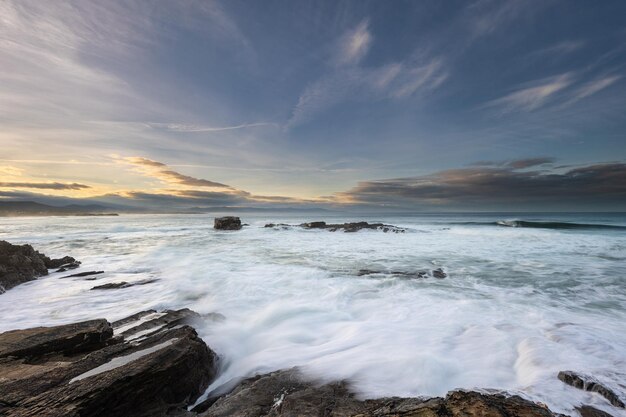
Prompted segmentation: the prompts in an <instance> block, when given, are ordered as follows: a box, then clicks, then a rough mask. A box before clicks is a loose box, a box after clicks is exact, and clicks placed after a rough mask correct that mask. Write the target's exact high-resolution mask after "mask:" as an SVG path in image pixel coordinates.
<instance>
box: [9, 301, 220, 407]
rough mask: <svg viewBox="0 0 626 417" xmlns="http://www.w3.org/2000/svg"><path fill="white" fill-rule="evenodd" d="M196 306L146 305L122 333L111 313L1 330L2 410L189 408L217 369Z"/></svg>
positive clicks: (126, 323) (213, 376) (126, 325)
mask: <svg viewBox="0 0 626 417" xmlns="http://www.w3.org/2000/svg"><path fill="white" fill-rule="evenodd" d="M189 313H190V311H189V310H179V311H166V312H163V313H156V312H143V313H140V314H138V315H135V316H134V317H135V318H134V319H133V318H129V321H125V320H122V321H120V322H123V323H125V324H123V325H121V326H122V327H120V328H115V333H116V334H117V335H116V336H115V337H113V333H114V328H113V327H112V326H111V325H110V324H109V323H107V322H106V321H105V320H92V321H89V322H85V323H75V324H70V325H65V326H56V327H48V328H38V329H29V330H16V331H12V332H7V333H2V334H0V351H1V352H3V355H4V356H3V359H2V360H0V375H2V378H0V415H9V416H42V417H52V416H55V417H56V416H58V417H61V416H64V417H65V416H68V417H79V416H103V417H113V416H128V417H144V416H145V417H148V416H165V415H185V413H186V410H185V408H186V407H187V406H188V405H189V404H190V403H192V402H193V401H195V399H196V398H197V397H198V396H199V395H200V394H201V393H202V392H203V391H204V389H206V387H207V386H208V384H209V383H210V382H211V381H212V380H213V379H214V378H215V373H216V355H215V353H213V352H212V351H211V350H210V349H209V348H208V347H207V346H206V344H205V343H204V342H203V341H202V340H201V339H200V338H199V337H198V335H197V334H196V332H195V331H194V329H193V328H192V327H189V326H187V325H182V326H181V324H182V318H184V317H190V316H192V315H193V314H189ZM136 317H139V318H138V319H137V318H136ZM168 317H169V319H167V318H168ZM152 318H153V319H155V320H154V321H156V320H158V322H155V323H152V321H153V320H151V319H152ZM151 326H152V327H151ZM118 333H119V334H118ZM122 334H123V336H121V335H122ZM87 341H88V342H89V343H87ZM7 355H8V356H7Z"/></svg>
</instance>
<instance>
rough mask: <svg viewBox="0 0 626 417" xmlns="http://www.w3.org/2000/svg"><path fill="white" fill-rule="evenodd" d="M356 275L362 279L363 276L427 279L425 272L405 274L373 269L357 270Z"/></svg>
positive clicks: (404, 272) (403, 272)
mask: <svg viewBox="0 0 626 417" xmlns="http://www.w3.org/2000/svg"><path fill="white" fill-rule="evenodd" d="M356 274H357V276H359V277H362V276H365V275H393V276H396V277H404V278H427V277H428V272H426V271H415V272H406V271H379V270H375V269H359V271H358V272H357V273H356Z"/></svg>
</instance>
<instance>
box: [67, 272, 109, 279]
mask: <svg viewBox="0 0 626 417" xmlns="http://www.w3.org/2000/svg"><path fill="white" fill-rule="evenodd" d="M100 274H104V271H85V272H79V273H77V274H71V275H66V276H64V277H61V278H80V277H88V276H90V275H100Z"/></svg>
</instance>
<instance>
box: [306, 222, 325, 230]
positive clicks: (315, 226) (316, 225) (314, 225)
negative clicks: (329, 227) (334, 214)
mask: <svg viewBox="0 0 626 417" xmlns="http://www.w3.org/2000/svg"><path fill="white" fill-rule="evenodd" d="M300 226H301V227H304V228H305V229H326V222H310V223H302V224H301V225H300Z"/></svg>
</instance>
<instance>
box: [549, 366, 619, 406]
mask: <svg viewBox="0 0 626 417" xmlns="http://www.w3.org/2000/svg"><path fill="white" fill-rule="evenodd" d="M558 378H559V379H560V380H561V381H563V382H565V383H566V384H568V385H571V386H573V387H575V388H578V389H582V390H585V391H591V392H597V393H598V394H600V395H602V396H603V397H604V398H606V399H607V400H608V401H609V402H610V403H611V404H612V405H614V406H615V407H620V408H624V402H623V401H622V400H621V399H620V397H619V395H618V394H617V393H616V392H615V391H613V390H612V389H610V388H608V387H607V386H605V385H603V384H602V383H601V382H600V381H598V380H597V379H595V378H593V377H591V376H588V375H583V374H579V373H577V372H574V371H561V372H559V375H558Z"/></svg>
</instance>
